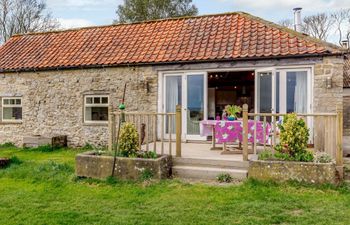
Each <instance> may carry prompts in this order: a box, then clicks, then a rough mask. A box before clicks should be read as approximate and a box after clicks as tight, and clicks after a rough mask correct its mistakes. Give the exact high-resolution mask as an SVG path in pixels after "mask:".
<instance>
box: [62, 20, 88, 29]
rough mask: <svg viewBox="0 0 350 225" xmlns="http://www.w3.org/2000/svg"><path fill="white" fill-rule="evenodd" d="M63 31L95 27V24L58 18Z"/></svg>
mask: <svg viewBox="0 0 350 225" xmlns="http://www.w3.org/2000/svg"><path fill="white" fill-rule="evenodd" d="M58 21H59V22H60V24H61V28H62V29H69V28H77V27H89V26H93V25H95V24H94V23H93V22H91V21H89V20H85V19H78V18H76V19H73V18H72V19H64V18H58Z"/></svg>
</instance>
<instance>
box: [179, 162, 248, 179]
mask: <svg viewBox="0 0 350 225" xmlns="http://www.w3.org/2000/svg"><path fill="white" fill-rule="evenodd" d="M172 171H173V176H174V177H179V178H185V179H199V180H216V179H217V176H218V175H220V174H230V176H231V177H232V178H233V179H236V180H244V179H246V178H247V176H248V170H245V169H230V168H213V167H198V166H183V165H178V166H173V168H172Z"/></svg>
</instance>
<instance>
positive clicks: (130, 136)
mask: <svg viewBox="0 0 350 225" xmlns="http://www.w3.org/2000/svg"><path fill="white" fill-rule="evenodd" d="M138 151H139V134H138V132H137V130H136V128H135V126H134V124H132V123H124V124H123V125H122V127H121V129H120V135H119V152H120V154H121V155H122V156H124V157H129V156H131V155H137V153H138Z"/></svg>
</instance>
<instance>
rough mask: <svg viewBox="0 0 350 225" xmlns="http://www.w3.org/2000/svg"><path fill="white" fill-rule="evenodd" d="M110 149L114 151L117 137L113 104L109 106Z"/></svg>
mask: <svg viewBox="0 0 350 225" xmlns="http://www.w3.org/2000/svg"><path fill="white" fill-rule="evenodd" d="M108 115H109V117H108V118H109V120H108V134H109V137H108V151H113V148H114V143H115V138H116V133H115V132H116V124H115V114H114V113H113V108H112V106H109V107H108Z"/></svg>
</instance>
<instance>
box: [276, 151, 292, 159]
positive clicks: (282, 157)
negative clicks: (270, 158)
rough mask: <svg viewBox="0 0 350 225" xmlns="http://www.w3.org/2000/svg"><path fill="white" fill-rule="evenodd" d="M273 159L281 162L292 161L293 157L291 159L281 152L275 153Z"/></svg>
mask: <svg viewBox="0 0 350 225" xmlns="http://www.w3.org/2000/svg"><path fill="white" fill-rule="evenodd" d="M274 157H275V158H276V159H279V160H282V161H293V160H294V159H293V157H291V156H290V155H289V154H288V153H283V152H276V153H275V155H274Z"/></svg>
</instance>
